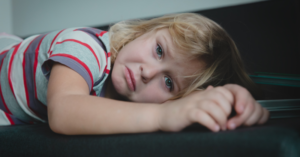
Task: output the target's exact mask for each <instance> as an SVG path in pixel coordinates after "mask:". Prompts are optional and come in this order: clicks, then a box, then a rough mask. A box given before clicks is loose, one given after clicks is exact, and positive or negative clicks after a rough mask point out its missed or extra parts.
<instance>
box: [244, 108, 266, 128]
mask: <svg viewBox="0 0 300 157" xmlns="http://www.w3.org/2000/svg"><path fill="white" fill-rule="evenodd" d="M262 116H263V108H262V107H261V106H260V105H259V104H258V103H255V105H254V110H253V112H252V114H251V115H250V117H249V118H248V119H246V121H245V122H244V125H246V126H251V125H253V124H256V123H257V122H258V120H259V119H261V117H262Z"/></svg>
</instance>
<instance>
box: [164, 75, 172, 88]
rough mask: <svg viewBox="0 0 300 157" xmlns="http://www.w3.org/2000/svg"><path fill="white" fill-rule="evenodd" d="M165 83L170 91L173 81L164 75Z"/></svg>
mask: <svg viewBox="0 0 300 157" xmlns="http://www.w3.org/2000/svg"><path fill="white" fill-rule="evenodd" d="M165 84H166V86H167V88H168V89H169V90H170V91H171V90H173V81H172V80H171V79H170V78H168V77H166V76H165Z"/></svg>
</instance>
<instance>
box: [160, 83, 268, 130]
mask: <svg viewBox="0 0 300 157" xmlns="http://www.w3.org/2000/svg"><path fill="white" fill-rule="evenodd" d="M232 108H234V109H235V110H236V112H237V115H236V116H234V117H232V118H231V119H229V120H228V116H229V115H230V113H231V109H232ZM159 117H160V118H159V124H160V130H163V131H179V130H181V129H183V128H184V127H186V126H188V125H190V124H192V123H195V122H197V123H200V124H201V125H203V126H205V127H207V128H209V129H210V130H212V131H215V132H217V131H219V130H220V129H222V130H226V129H227V128H228V129H235V128H236V127H238V126H240V125H253V124H256V123H258V124H262V123H265V122H266V121H267V119H268V117H269V112H268V111H267V110H266V109H264V108H262V107H261V106H260V105H259V104H257V103H256V101H255V100H254V99H253V97H252V96H251V94H250V93H249V92H248V91H247V90H246V89H244V88H243V87H241V86H238V85H225V86H223V87H216V88H213V87H212V86H209V87H208V88H207V89H206V90H204V91H196V92H193V93H191V94H190V95H188V96H186V97H184V98H181V99H178V100H174V101H168V102H166V103H164V104H163V105H161V112H160V115H159ZM232 124H234V126H232Z"/></svg>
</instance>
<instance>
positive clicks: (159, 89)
mask: <svg viewBox="0 0 300 157" xmlns="http://www.w3.org/2000/svg"><path fill="white" fill-rule="evenodd" d="M178 51H179V50H178V49H176V47H175V45H174V44H173V41H172V37H171V35H170V33H169V31H168V30H167V29H162V30H158V31H156V32H154V33H153V32H152V33H146V34H144V35H142V36H140V37H138V38H136V39H135V40H133V41H131V42H130V43H128V44H127V45H125V46H124V47H123V48H122V49H121V51H120V52H119V54H118V56H117V58H116V60H115V63H114V67H113V71H112V76H111V77H112V83H113V85H114V87H115V89H116V91H117V92H118V93H119V94H121V95H123V96H125V97H127V98H128V99H129V100H131V101H134V102H152V103H162V102H165V101H166V100H168V99H170V98H171V97H173V96H174V95H176V93H178V92H179V91H180V90H181V89H183V88H184V87H186V86H187V85H188V84H187V83H186V82H185V80H184V79H183V77H180V76H187V75H191V74H193V73H194V72H195V71H196V70H197V69H199V68H201V67H202V64H201V63H200V62H199V61H196V60H192V61H188V62H186V61H185V60H184V59H185V58H184V56H183V55H182V54H180V53H179V52H178Z"/></svg>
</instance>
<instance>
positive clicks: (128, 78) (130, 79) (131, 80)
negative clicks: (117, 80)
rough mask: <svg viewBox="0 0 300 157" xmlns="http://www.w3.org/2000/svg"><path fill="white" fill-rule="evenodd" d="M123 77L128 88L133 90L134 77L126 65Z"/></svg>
mask: <svg viewBox="0 0 300 157" xmlns="http://www.w3.org/2000/svg"><path fill="white" fill-rule="evenodd" d="M125 77H126V82H127V85H128V87H129V88H130V90H132V91H135V79H134V75H133V72H132V71H131V70H130V69H129V68H127V67H126V69H125Z"/></svg>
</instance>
